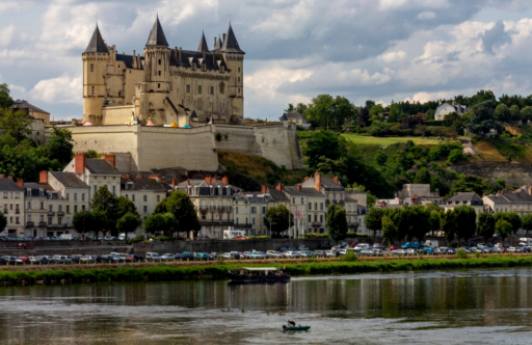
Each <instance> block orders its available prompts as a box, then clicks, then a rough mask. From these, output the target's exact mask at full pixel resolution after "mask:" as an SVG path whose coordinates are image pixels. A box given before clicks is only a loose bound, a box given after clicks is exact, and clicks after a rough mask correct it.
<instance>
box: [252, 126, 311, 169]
mask: <svg viewBox="0 0 532 345" xmlns="http://www.w3.org/2000/svg"><path fill="white" fill-rule="evenodd" d="M255 137H256V140H257V144H258V146H259V148H260V155H261V156H262V157H264V158H266V159H269V160H271V161H272V162H274V163H275V164H277V165H278V166H281V167H282V166H284V167H285V168H287V169H297V168H301V167H302V164H301V157H300V156H299V147H298V146H297V145H298V143H297V139H296V135H295V129H292V128H288V127H285V126H283V125H278V126H271V127H270V126H268V127H256V128H255Z"/></svg>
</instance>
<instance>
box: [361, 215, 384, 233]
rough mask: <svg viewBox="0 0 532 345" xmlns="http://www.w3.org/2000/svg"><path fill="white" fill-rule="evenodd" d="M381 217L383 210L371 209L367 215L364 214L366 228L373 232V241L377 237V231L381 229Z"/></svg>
mask: <svg viewBox="0 0 532 345" xmlns="http://www.w3.org/2000/svg"><path fill="white" fill-rule="evenodd" d="M383 215H384V211H383V209H381V208H377V207H372V208H370V209H369V211H368V213H367V214H366V217H365V218H364V222H365V223H366V227H367V228H368V229H370V230H372V231H373V240H375V238H376V237H377V231H378V230H380V229H381V228H382V217H383Z"/></svg>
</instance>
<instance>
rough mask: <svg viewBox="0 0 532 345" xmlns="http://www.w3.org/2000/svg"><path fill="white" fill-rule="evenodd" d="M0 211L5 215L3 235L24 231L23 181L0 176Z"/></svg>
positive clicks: (19, 233)
mask: <svg viewBox="0 0 532 345" xmlns="http://www.w3.org/2000/svg"><path fill="white" fill-rule="evenodd" d="M0 195H1V197H0V212H2V214H3V215H4V216H5V217H6V221H7V224H6V228H5V229H4V231H2V232H1V235H3V236H9V237H16V236H18V235H21V234H23V231H24V181H23V180H21V179H19V180H17V182H15V181H13V179H11V178H9V177H0Z"/></svg>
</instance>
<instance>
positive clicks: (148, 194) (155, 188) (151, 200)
mask: <svg viewBox="0 0 532 345" xmlns="http://www.w3.org/2000/svg"><path fill="white" fill-rule="evenodd" d="M168 190H169V187H167V186H165V185H164V184H163V183H161V182H160V181H159V180H158V179H157V178H149V177H145V176H138V177H136V178H126V179H124V180H122V190H121V194H122V196H124V197H126V198H127V199H129V200H131V201H132V202H133V203H134V204H135V207H136V209H137V212H138V213H139V215H140V216H141V217H142V218H145V217H146V216H148V215H150V214H152V213H153V211H155V208H156V207H157V205H158V204H159V203H160V202H161V201H162V200H163V199H164V198H166V195H167V192H168Z"/></svg>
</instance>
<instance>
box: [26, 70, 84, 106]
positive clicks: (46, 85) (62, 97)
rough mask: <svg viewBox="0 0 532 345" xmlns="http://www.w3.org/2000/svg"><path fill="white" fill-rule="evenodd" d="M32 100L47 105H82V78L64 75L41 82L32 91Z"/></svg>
mask: <svg viewBox="0 0 532 345" xmlns="http://www.w3.org/2000/svg"><path fill="white" fill-rule="evenodd" d="M30 95H31V96H32V98H34V99H37V100H40V101H43V102H46V103H80V102H81V98H82V97H81V95H82V80H81V76H74V77H73V76H69V75H62V76H59V77H56V78H51V79H45V80H41V81H39V82H38V83H37V84H35V86H34V87H33V89H32V90H31V91H30Z"/></svg>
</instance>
